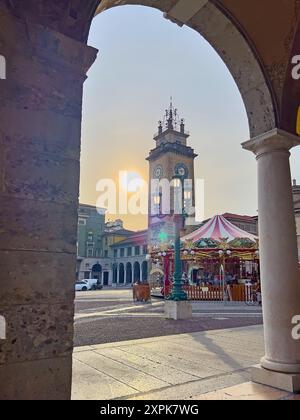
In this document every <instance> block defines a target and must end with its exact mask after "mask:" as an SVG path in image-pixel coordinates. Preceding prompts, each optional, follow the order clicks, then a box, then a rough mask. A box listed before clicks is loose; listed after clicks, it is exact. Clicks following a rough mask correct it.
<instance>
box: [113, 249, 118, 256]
mask: <svg viewBox="0 0 300 420" xmlns="http://www.w3.org/2000/svg"><path fill="white" fill-rule="evenodd" d="M114 257H115V258H118V250H117V249H114Z"/></svg>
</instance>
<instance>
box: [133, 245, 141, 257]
mask: <svg viewBox="0 0 300 420" xmlns="http://www.w3.org/2000/svg"><path fill="white" fill-rule="evenodd" d="M134 254H135V255H140V247H139V246H135V247H134Z"/></svg>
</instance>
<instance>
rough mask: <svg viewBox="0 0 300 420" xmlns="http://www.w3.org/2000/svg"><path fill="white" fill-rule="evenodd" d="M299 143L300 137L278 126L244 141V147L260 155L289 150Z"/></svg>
mask: <svg viewBox="0 0 300 420" xmlns="http://www.w3.org/2000/svg"><path fill="white" fill-rule="evenodd" d="M299 145H300V137H298V136H296V135H294V134H291V133H289V132H287V131H284V130H280V129H278V128H275V129H274V130H271V131H268V132H267V133H263V134H260V135H259V136H257V137H254V138H252V139H251V140H248V141H246V142H244V143H242V147H243V149H245V150H249V151H250V152H253V153H254V154H255V155H256V156H258V157H259V156H260V155H262V154H265V153H272V152H275V151H286V152H288V151H289V150H290V149H292V148H293V147H295V146H299Z"/></svg>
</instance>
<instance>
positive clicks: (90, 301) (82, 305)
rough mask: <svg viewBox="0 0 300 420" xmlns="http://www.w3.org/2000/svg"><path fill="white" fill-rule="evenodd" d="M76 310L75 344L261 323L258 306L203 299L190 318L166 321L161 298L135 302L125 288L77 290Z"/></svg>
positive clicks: (110, 341)
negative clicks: (213, 302)
mask: <svg viewBox="0 0 300 420" xmlns="http://www.w3.org/2000/svg"><path fill="white" fill-rule="evenodd" d="M75 312H76V314H75V346H87V345H96V344H103V343H113V342H118V341H123V340H135V339H139V338H150V337H158V336H167V335H173V334H181V333H192V332H200V331H209V330H218V329H225V328H236V327H245V326H252V325H258V324H262V314H261V309H260V308H259V307H248V306H246V305H245V304H239V305H230V304H223V303H217V304H211V303H204V302H201V303H200V302H195V303H193V318H192V319H190V320H186V321H172V320H166V319H164V302H163V301H162V300H160V299H152V302H151V304H140V303H137V304H135V303H133V301H132V291H131V290H128V289H123V290H120V289H117V290H111V289H110V290H102V291H98V292H86V293H83V292H82V293H77V295H76V303H75Z"/></svg>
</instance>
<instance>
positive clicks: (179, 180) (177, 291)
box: [168, 175, 188, 302]
mask: <svg viewBox="0 0 300 420" xmlns="http://www.w3.org/2000/svg"><path fill="white" fill-rule="evenodd" d="M173 180H174V183H173V185H174V188H181V187H182V185H183V177H182V176H180V175H175V176H174V177H173ZM174 194H175V192H174ZM173 215H174V222H175V248H174V265H175V269H174V283H173V289H172V293H171V295H170V297H169V299H168V300H173V301H177V302H179V301H186V300H187V298H188V297H187V294H186V293H185V291H184V290H183V288H182V286H183V282H182V266H181V243H180V231H181V228H182V227H184V221H185V214H184V208H183V206H182V210H181V214H176V215H175V211H174V214H173Z"/></svg>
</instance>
